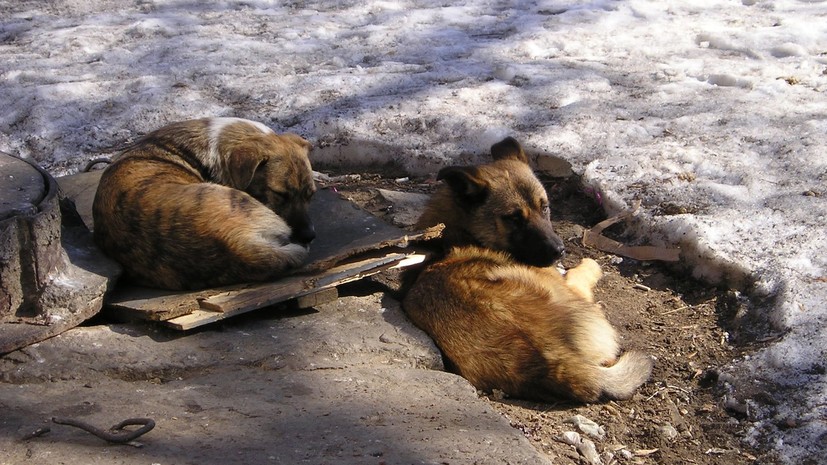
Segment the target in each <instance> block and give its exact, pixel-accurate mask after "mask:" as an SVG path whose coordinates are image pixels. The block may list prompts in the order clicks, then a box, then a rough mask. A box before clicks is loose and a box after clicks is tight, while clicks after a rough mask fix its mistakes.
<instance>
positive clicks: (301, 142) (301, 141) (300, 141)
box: [281, 132, 313, 153]
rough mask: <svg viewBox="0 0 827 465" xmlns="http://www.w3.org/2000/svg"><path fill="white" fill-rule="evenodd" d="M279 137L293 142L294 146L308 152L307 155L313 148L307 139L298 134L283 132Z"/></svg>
mask: <svg viewBox="0 0 827 465" xmlns="http://www.w3.org/2000/svg"><path fill="white" fill-rule="evenodd" d="M281 137H282V138H284V139H287V140H289V141H290V142H293V143H294V144H296V145H298V146H300V147H303V148H304V149H305V150H307V151H308V153H309V152H310V150H311V149H312V148H313V144H311V143H310V142H309V141H308V140H307V139H305V138H304V137H302V136H300V135H298V134H293V133H292V132H285V133H284V134H282V135H281Z"/></svg>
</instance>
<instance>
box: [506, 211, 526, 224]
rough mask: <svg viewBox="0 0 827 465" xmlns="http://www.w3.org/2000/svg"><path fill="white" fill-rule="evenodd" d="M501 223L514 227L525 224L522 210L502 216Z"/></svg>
mask: <svg viewBox="0 0 827 465" xmlns="http://www.w3.org/2000/svg"><path fill="white" fill-rule="evenodd" d="M503 221H505V222H506V223H509V224H511V225H514V226H519V225H522V224H524V223H525V216H523V212H522V210H516V211H514V212H512V213H509V214H507V215H505V216H503Z"/></svg>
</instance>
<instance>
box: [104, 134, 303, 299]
mask: <svg viewBox="0 0 827 465" xmlns="http://www.w3.org/2000/svg"><path fill="white" fill-rule="evenodd" d="M251 124H252V123H249V122H246V121H243V120H229V121H226V120H219V123H216V120H212V119H204V120H193V121H187V122H181V123H175V124H173V125H170V126H167V127H165V128H162V129H161V130H158V131H156V132H153V133H150V134H148V135H147V136H146V137H144V138H143V139H141V140H140V141H138V142H137V143H136V144H134V145H133V146H131V147H130V148H129V149H127V150H126V151H125V152H124V153H123V154H121V155H120V156H119V157H118V158H117V159H116V160H115V161H114V162H113V163H112V164H111V165H110V166H109V167H108V168H107V169H106V171H105V172H104V173H103V175H102V177H101V182H100V185H99V187H98V191H97V193H96V196H95V201H94V204H93V216H94V222H95V227H94V236H95V240H96V242H97V244H98V245H99V246H100V247H101V248H102V249H103V250H104V252H106V253H107V254H108V255H110V256H111V257H112V258H115V259H116V260H117V261H118V262H120V263H121V264H122V265H123V266H124V268H125V271H126V273H127V275H128V276H130V277H131V278H132V279H133V280H134V281H135V282H137V283H139V284H145V285H149V286H153V287H162V288H169V289H185V288H201V287H210V286H216V285H223V284H230V283H236V282H244V281H256V280H265V279H270V278H272V277H275V276H278V275H279V274H280V273H283V272H285V271H286V270H287V269H289V268H292V267H296V266H298V265H299V264H300V263H301V262H302V261H303V260H304V258H305V257H306V255H307V249H306V246H305V245H304V244H302V243H297V242H299V241H296V240H295V235H296V231H297V230H301V229H302V228H308V227H309V226H308V224H309V220H308V219H307V215H306V204H307V203H308V202H309V199H310V195H312V191H313V189H314V188H313V185H312V182H313V181H312V173H311V171H310V165H309V162H308V161H307V152H308V147H309V144H307V143H306V142H304V143H301V142H299V141H301V139H299V138H298V137H297V136H292V137H285V136H278V135H275V134H272V132H271V131H270V132H265V131H263V130H262V129H260V128H258V127H257V126H251ZM216 128H218V132H216V131H217V129H216ZM221 131H224V132H223V133H222V132H221ZM226 131H235V132H236V133H237V134H234V133H232V132H231V133H229V134H227V133H226ZM294 138H295V139H294ZM230 143H235V144H236V145H237V147H223V146H222V144H224V145H226V144H230ZM219 151H223V152H225V153H224V155H222V158H221V160H218V159H217V157H218V155H217V154H216V153H217V152H219ZM229 154H232V155H229ZM219 155H221V154H220V153H219ZM273 191H276V192H277V193H278V195H284V196H287V195H289V196H290V198H289V199H286V200H285V199H280V201H281V203H283V204H284V205H270V206H269V208H268V206H267V204H266V203H267V201H268V199H267V195H275V194H272V192H273ZM293 204H299V205H298V206H293ZM291 208H292V209H294V210H296V209H297V210H301V211H300V212H299V214H295V213H292V214H293V215H294V216H297V217H300V218H299V220H297V221H294V222H293V223H294V224H293V225H291V224H290V222H289V221H288V220H289V215H290V214H291ZM277 212H281V214H279V213H277ZM302 214H303V215H304V216H303V218H302ZM311 231H312V229H311ZM304 234H305V235H306V236H310V239H312V232H306V233H304Z"/></svg>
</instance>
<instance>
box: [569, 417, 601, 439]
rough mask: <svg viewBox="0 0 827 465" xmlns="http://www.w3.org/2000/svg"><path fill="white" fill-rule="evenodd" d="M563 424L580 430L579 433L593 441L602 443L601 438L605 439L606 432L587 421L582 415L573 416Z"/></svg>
mask: <svg viewBox="0 0 827 465" xmlns="http://www.w3.org/2000/svg"><path fill="white" fill-rule="evenodd" d="M565 423H567V424H569V425H574V426H575V427H576V428H577V429H578V430H580V432H581V433H583V434H585V435H587V436H590V437H592V438H594V439H597V440H600V441H602V440H603V438H604V437H606V430H604V429H603V427H602V426H600V425H598V424H597V423H595V422H593V421H592V420H589V419H588V418H586V417H584V416H583V415H575V416H573V417H571V418H569V419H568V420H566V421H565Z"/></svg>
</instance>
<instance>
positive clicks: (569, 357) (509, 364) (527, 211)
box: [403, 139, 652, 402]
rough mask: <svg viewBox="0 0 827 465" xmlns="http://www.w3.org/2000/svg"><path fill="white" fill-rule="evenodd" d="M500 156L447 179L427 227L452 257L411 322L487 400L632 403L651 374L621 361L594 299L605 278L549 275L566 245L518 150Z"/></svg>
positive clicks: (427, 276)
mask: <svg viewBox="0 0 827 465" xmlns="http://www.w3.org/2000/svg"><path fill="white" fill-rule="evenodd" d="M492 154H493V155H494V157H495V162H494V163H492V164H489V165H483V166H480V167H462V168H446V169H445V170H443V172H441V173H440V177H441V178H442V179H444V180H446V185H445V186H443V187H442V189H441V190H440V191H439V192H438V193H437V194H436V195H435V196H434V197H433V198H432V199H431V201H430V202H429V204H428V205H427V206H426V210H425V212H424V213H423V215H422V217H421V218H420V222H419V226H421V227H424V226H430V225H432V224H435V223H438V222H442V223H444V224H445V225H446V228H445V236H444V238H445V246H446V249H447V250H448V252H447V253H446V255H445V256H444V257H443V258H442V259H440V260H438V261H437V262H435V263H433V264H431V265H429V266H428V267H426V269H425V270H424V271H423V272H422V273H421V274H420V275H419V276H418V278H417V280H416V282H415V283H414V285H413V286H412V287H411V288H410V289H409V290H408V292H407V295H406V297H405V299H404V301H403V307H404V309H405V311H406V312H407V314H408V316H409V317H410V318H411V320H412V321H413V322H414V323H415V324H416V325H417V326H419V327H420V328H422V329H423V330H424V331H425V332H427V333H428V334H429V335H431V337H432V338H433V339H434V341H435V342H436V343H437V345H438V346H439V347H440V349H441V350H442V351H443V353H444V355H445V357H446V359H447V360H448V362H449V365H450V366H452V368H453V369H454V370H455V371H457V372H458V373H459V374H460V375H462V376H463V377H465V378H466V379H468V380H469V381H470V382H471V383H472V384H473V385H474V386H475V387H477V388H478V389H483V390H487V391H489V390H492V389H499V390H502V391H504V392H505V393H507V394H509V395H512V396H516V397H524V398H532V399H542V400H550V399H554V398H559V397H569V398H574V399H577V400H580V401H584V402H593V401H597V400H599V399H601V398H604V397H606V398H614V399H625V398H628V397H630V396H631V395H632V394H633V393H634V391H635V389H637V388H638V387H639V386H640V384H642V383H643V382H645V381H646V380H647V379H648V377H649V375H650V372H651V367H652V363H651V360H650V359H649V358H648V357H645V356H643V355H641V354H638V353H635V352H628V353H626V354H623V355H622V356H620V357H619V358H618V352H619V347H618V344H617V335H616V332H615V330H614V328H612V326H611V325H610V324H609V322H608V321H607V320H606V318H605V315H604V314H603V310H602V309H601V308H600V306H599V305H598V304H595V303H594V302H593V297H592V287H593V286H594V284H595V283H596V282H597V279H598V278H599V277H600V274H601V272H600V267H599V266H598V265H597V263H595V262H594V261H591V260H586V261H584V262H583V263H582V264H581V265H580V266H578V267H576V268H574V269H572V270H570V271H569V273H568V274H567V276H566V277H565V278H564V277H563V276H561V275H560V273H559V272H558V271H557V270H556V269H554V268H549V267H547V266H548V265H551V264H552V263H553V262H554V261H555V259H557V258H558V257H559V256H560V254H561V253H562V241H560V240H559V238H558V237H557V236H556V235H555V234H554V232H553V229H552V227H551V223H550V220H549V217H548V199H547V197H546V193H545V190H544V189H543V188H542V185H541V184H540V182H539V181H538V180H537V179H536V177H535V176H534V174H533V173H532V172H531V170H530V169H529V167H528V165H527V164H526V160H525V156H524V154H522V149H521V148H519V144H517V143H516V141H514V140H513V139H506V140H505V141H503V142H501V143H499V144H496V145H495V146H494V147H492ZM504 155H505V156H504ZM538 186H539V187H538ZM534 265H536V266H534Z"/></svg>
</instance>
